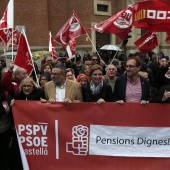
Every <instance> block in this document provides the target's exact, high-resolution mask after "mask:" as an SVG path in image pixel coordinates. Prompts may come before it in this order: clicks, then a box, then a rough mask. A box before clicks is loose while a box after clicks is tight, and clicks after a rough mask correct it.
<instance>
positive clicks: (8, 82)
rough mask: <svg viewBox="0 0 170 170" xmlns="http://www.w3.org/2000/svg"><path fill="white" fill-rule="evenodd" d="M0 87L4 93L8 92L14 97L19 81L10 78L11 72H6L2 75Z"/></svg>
mask: <svg viewBox="0 0 170 170" xmlns="http://www.w3.org/2000/svg"><path fill="white" fill-rule="evenodd" d="M2 85H3V87H4V89H5V90H6V91H8V92H9V91H10V92H12V93H13V94H14V95H16V93H17V91H18V89H19V85H20V81H19V80H18V79H17V78H16V77H15V78H12V72H11V71H9V70H8V71H7V72H5V73H4V74H3V77H2ZM13 97H15V96H13Z"/></svg>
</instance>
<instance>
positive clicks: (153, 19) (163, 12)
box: [131, 0, 170, 32]
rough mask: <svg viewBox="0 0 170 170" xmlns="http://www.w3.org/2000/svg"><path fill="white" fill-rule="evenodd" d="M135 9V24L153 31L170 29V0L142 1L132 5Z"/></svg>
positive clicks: (137, 26)
mask: <svg viewBox="0 0 170 170" xmlns="http://www.w3.org/2000/svg"><path fill="white" fill-rule="evenodd" d="M131 7H132V8H133V9H134V11H135V13H134V14H135V18H134V23H133V26H134V27H136V28H141V29H144V30H149V31H152V32H164V31H165V32H166V31H169V29H170V14H169V11H170V1H158V0H155V1H142V2H138V3H136V4H134V5H132V6H131Z"/></svg>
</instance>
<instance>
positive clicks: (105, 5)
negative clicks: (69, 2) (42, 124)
mask: <svg viewBox="0 0 170 170" xmlns="http://www.w3.org/2000/svg"><path fill="white" fill-rule="evenodd" d="M94 14H95V15H106V16H111V2H108V1H102V0H94Z"/></svg>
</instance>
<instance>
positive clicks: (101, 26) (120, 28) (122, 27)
mask: <svg viewBox="0 0 170 170" xmlns="http://www.w3.org/2000/svg"><path fill="white" fill-rule="evenodd" d="M132 24H133V9H132V8H131V7H129V8H127V9H124V10H122V11H120V12H119V13H117V14H115V15H113V16H112V17H110V18H109V19H107V20H104V21H102V22H99V23H98V24H96V25H95V26H93V27H92V28H90V29H92V30H95V31H98V32H101V33H109V34H115V35H116V36H117V37H119V38H120V39H121V40H124V39H125V38H126V36H127V35H128V33H129V31H130V30H131V28H132Z"/></svg>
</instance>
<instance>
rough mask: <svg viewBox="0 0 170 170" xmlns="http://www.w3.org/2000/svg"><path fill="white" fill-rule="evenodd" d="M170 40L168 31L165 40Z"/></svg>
mask: <svg viewBox="0 0 170 170" xmlns="http://www.w3.org/2000/svg"><path fill="white" fill-rule="evenodd" d="M169 40H170V32H167V37H166V39H165V41H169Z"/></svg>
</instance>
